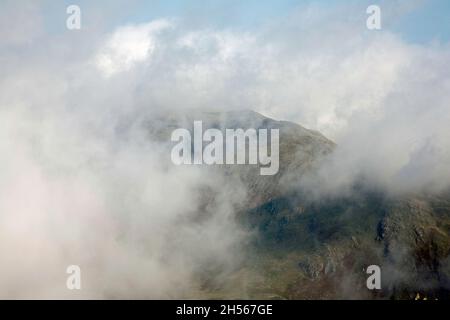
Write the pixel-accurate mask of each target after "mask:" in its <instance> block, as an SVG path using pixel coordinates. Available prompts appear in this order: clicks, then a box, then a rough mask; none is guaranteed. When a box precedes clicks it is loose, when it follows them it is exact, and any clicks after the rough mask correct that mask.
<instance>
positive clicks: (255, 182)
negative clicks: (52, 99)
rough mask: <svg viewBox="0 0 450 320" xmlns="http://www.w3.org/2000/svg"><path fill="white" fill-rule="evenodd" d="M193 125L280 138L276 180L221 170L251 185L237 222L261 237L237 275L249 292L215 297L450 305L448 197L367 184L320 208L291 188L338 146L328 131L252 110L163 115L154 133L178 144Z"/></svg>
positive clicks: (245, 169) (248, 169)
mask: <svg viewBox="0 0 450 320" xmlns="http://www.w3.org/2000/svg"><path fill="white" fill-rule="evenodd" d="M194 120H202V121H203V125H204V128H217V129H221V130H224V129H225V128H234V129H237V128H242V129H247V128H255V129H260V128H266V129H271V128H277V129H279V130H280V171H279V174H277V175H276V176H266V177H264V176H261V175H259V168H258V166H257V165H256V166H249V165H247V166H239V165H236V166H223V167H221V168H220V169H219V170H222V173H223V174H224V175H225V177H226V179H238V180H239V181H241V182H242V183H243V184H244V185H245V187H246V189H247V193H248V194H247V198H246V201H244V203H242V206H241V207H240V208H238V210H239V211H240V214H239V215H238V220H239V222H240V223H241V224H242V225H243V226H244V227H246V228H248V229H249V230H252V231H254V232H255V231H256V232H255V237H254V239H253V242H252V244H251V246H250V247H249V254H248V259H247V261H246V262H245V264H244V265H243V266H242V268H241V269H240V270H238V271H236V273H235V274H234V275H233V277H232V279H234V280H233V281H235V282H236V284H242V283H245V284H246V285H245V288H243V289H242V291H240V292H238V293H236V292H234V293H232V294H230V293H229V292H228V291H227V289H226V288H227V285H224V286H223V288H222V291H221V289H220V288H219V289H217V288H215V291H214V294H212V293H211V295H210V296H212V297H215V298H223V297H228V298H281V299H283V298H291V299H327V298H405V299H413V298H414V297H415V296H416V294H417V292H421V294H422V296H423V295H426V296H429V297H430V298H440V299H442V298H449V292H450V291H449V290H450V257H449V254H450V195H449V194H441V195H403V196H397V197H395V198H392V197H390V196H389V195H387V194H384V193H383V192H380V191H376V190H370V189H366V188H364V187H363V188H361V187H360V186H358V187H357V188H356V187H355V190H354V192H353V194H352V195H350V196H345V197H340V198H332V199H331V198H328V199H315V200H311V199H309V198H308V197H307V196H306V194H305V193H303V192H302V190H295V189H293V188H292V185H291V184H290V183H289V181H290V179H291V178H292V177H295V179H298V178H299V177H300V178H301V176H302V174H304V173H306V172H310V171H311V170H314V169H315V167H316V166H318V165H319V164H320V160H321V159H322V158H323V157H325V156H326V155H328V154H330V153H331V152H332V151H333V149H334V148H335V145H334V143H333V142H331V141H330V140H328V139H327V138H325V137H324V136H323V135H321V134H320V133H317V132H314V131H310V130H307V129H305V128H303V127H301V126H299V125H296V124H293V123H290V122H286V121H275V120H272V119H269V118H266V117H263V116H262V115H260V114H257V113H255V112H252V111H247V112H240V111H239V112H223V113H214V112H198V111H195V112H194V111H193V112H189V113H188V114H183V115H181V116H180V115H177V116H174V115H169V114H161V115H159V116H158V117H156V118H153V119H152V120H151V121H146V122H145V126H146V127H147V128H148V129H149V131H150V136H151V138H152V139H155V140H158V141H170V134H171V132H172V131H173V130H174V129H176V128H179V127H184V128H190V127H191V126H192V123H193V121H194ZM212 197H214V195H212ZM205 199H208V196H205ZM372 264H376V265H379V266H380V267H381V269H382V290H381V291H370V290H368V289H367V287H366V279H367V276H368V275H367V274H366V273H365V271H364V270H365V268H367V266H369V265H372ZM230 286H231V285H230V284H229V285H228V287H230ZM205 290H206V289H205Z"/></svg>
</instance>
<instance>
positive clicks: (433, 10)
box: [44, 0, 450, 43]
mask: <svg viewBox="0 0 450 320" xmlns="http://www.w3.org/2000/svg"><path fill="white" fill-rule="evenodd" d="M69 4H79V5H80V6H81V8H82V9H85V10H84V11H82V12H83V15H84V16H83V17H84V18H85V19H86V20H85V21H90V20H89V19H91V21H92V20H102V22H103V23H104V27H105V28H114V27H115V26H117V25H120V24H126V23H141V22H147V21H149V20H152V19H157V18H162V17H175V18H181V19H185V20H186V21H189V24H190V25H191V26H193V27H195V26H212V27H220V28H244V29H251V28H255V27H258V26H260V25H263V24H265V23H267V22H270V21H271V20H273V19H283V18H284V17H287V16H289V15H290V14H292V12H295V11H296V10H301V9H302V8H305V7H307V6H308V5H315V6H347V5H349V4H353V6H354V7H355V6H356V7H360V8H362V9H364V8H365V7H367V6H368V5H370V4H378V5H380V6H381V8H382V14H383V9H385V8H387V10H390V8H392V7H393V6H397V7H409V8H408V9H404V8H403V10H402V12H401V13H399V14H397V15H395V16H394V17H392V18H390V19H389V20H388V21H386V19H385V21H384V22H386V23H385V24H383V29H385V30H389V31H394V32H396V33H399V34H401V35H402V37H403V38H404V39H406V40H408V41H410V42H418V43H427V42H431V41H434V40H439V41H442V42H448V41H449V40H450V1H448V0H384V1H375V0H359V1H356V0H349V1H343V0H270V1H269V0H209V1H205V0H190V1H187V0H131V1H124V0H118V1H111V0H95V1H86V0H78V1H74V0H64V1H62V2H59V3H57V4H56V3H55V2H54V1H49V0H47V1H46V8H45V9H44V10H45V14H44V15H45V16H46V19H49V21H46V23H47V24H48V25H56V24H58V25H60V26H61V25H64V24H63V23H61V22H63V21H64V19H65V16H61V15H60V14H58V13H59V12H61V10H64V8H65V7H66V6H67V5H69ZM49 7H51V8H49ZM86 8H89V9H88V10H86ZM357 11H358V12H355V15H361V19H365V17H366V15H365V12H364V11H363V10H357ZM344 12H346V14H348V15H350V14H351V12H348V11H344ZM94 17H95V18H94ZM336 18H337V19H339V18H342V19H345V18H347V17H336ZM382 18H385V16H383V15H382ZM96 22H98V21H96Z"/></svg>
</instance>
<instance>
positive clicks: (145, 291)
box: [0, 1, 450, 298]
mask: <svg viewBox="0 0 450 320" xmlns="http://www.w3.org/2000/svg"><path fill="white" fill-rule="evenodd" d="M118 3H119V2H118ZM399 3H401V2H385V3H384V7H383V11H382V12H383V14H386V16H385V17H386V19H385V20H386V24H387V25H389V21H390V20H389V19H395V18H396V17H398V16H401V15H402V12H404V11H405V10H406V11H408V10H411V8H410V7H409V6H406V8H405V6H403V5H400V4H399ZM44 4H46V2H45V1H43V2H34V1H33V2H31V1H28V2H27V1H20V2H13V1H5V2H2V3H1V4H0V22H1V23H3V24H7V26H5V27H1V26H2V25H1V24H0V30H1V31H0V70H1V71H0V73H1V77H0V140H1V141H2V143H1V144H0V160H1V163H2V166H1V167H0V212H1V213H0V252H3V256H4V257H5V258H4V259H3V260H2V269H3V273H2V275H0V297H6V298H11V297H13V298H17V297H20V298H23V297H26V298H28V297H36V296H38V297H45V298H47V297H55V296H57V297H61V295H63V296H65V295H69V292H68V291H67V290H66V288H65V280H64V279H65V277H66V274H65V273H64V270H65V267H66V266H67V265H69V264H80V265H81V266H82V270H88V271H87V274H86V277H87V279H89V280H87V283H91V286H88V287H87V288H86V290H84V291H83V292H82V293H81V296H83V297H96V298H98V297H100V298H105V297H106V298H107V297H129V296H130V295H134V296H136V297H157V298H167V297H178V296H183V294H184V293H187V292H192V290H195V289H198V286H199V282H198V274H199V272H200V271H203V270H205V269H208V268H209V269H208V270H210V269H211V268H212V269H213V270H216V269H214V268H216V267H217V266H220V267H221V268H218V267H217V268H218V269H217V270H219V271H218V272H217V274H226V273H227V272H229V271H230V270H233V268H235V267H236V265H237V264H238V261H239V259H240V257H241V251H240V244H242V243H245V241H246V237H247V236H248V235H246V234H244V233H243V232H242V231H241V230H240V229H239V228H238V227H237V226H236V224H235V222H234V220H233V218H234V214H235V209H236V206H238V205H239V203H241V202H242V201H243V199H244V198H245V190H243V189H242V186H241V185H239V183H238V182H236V181H233V182H227V181H222V180H221V177H217V176H215V175H214V174H212V173H209V172H207V173H205V172H203V171H202V170H197V169H196V168H173V167H170V166H167V164H166V162H165V161H166V160H167V159H168V154H166V153H165V150H164V149H162V148H161V147H160V146H159V145H154V144H151V143H149V142H148V140H147V138H148V136H147V133H146V132H145V131H144V130H142V128H140V127H139V126H138V125H137V123H139V120H142V119H146V118H151V117H152V115H153V114H154V113H155V112H158V111H161V110H171V111H173V112H175V113H176V112H177V111H178V110H180V111H181V110H189V109H203V110H241V109H242V110H243V109H252V110H254V111H257V112H260V113H262V114H264V115H266V116H270V117H274V118H276V119H283V120H289V121H294V122H297V123H300V124H302V125H304V126H306V127H308V128H310V129H315V130H318V131H320V132H322V133H323V134H324V135H326V136H327V137H328V138H330V139H332V140H334V141H335V142H336V143H337V145H338V147H337V148H336V151H335V153H334V154H333V155H332V156H331V158H329V159H327V162H326V163H325V164H324V166H323V167H322V168H321V170H320V171H319V173H318V175H317V176H314V177H312V178H310V180H308V181H306V182H305V183H307V184H308V186H311V187H315V188H317V189H321V190H323V191H324V192H336V190H342V189H343V188H344V189H345V187H349V186H351V185H352V183H354V181H355V179H359V178H361V177H364V179H366V180H367V181H370V183H373V184H374V185H376V186H378V187H382V188H385V189H386V190H388V191H392V192H409V191H433V192H434V191H442V190H445V189H446V188H448V187H449V184H450V166H449V163H450V139H449V138H450V126H449V123H450V44H449V43H448V42H439V41H430V42H428V43H421V44H417V43H410V42H408V41H406V40H405V39H404V38H403V37H402V36H401V35H399V34H397V33H395V32H391V31H389V29H387V30H384V29H383V30H381V31H369V30H367V29H366V25H365V18H366V13H365V7H364V6H363V5H361V4H355V3H352V4H348V5H344V4H341V5H337V6H330V7H325V6H322V5H315V4H307V5H303V6H301V7H299V8H298V10H293V11H292V12H291V13H290V15H289V16H287V17H283V18H282V19H281V18H280V19H279V20H278V19H273V20H270V21H267V22H266V23H263V24H261V25H258V26H257V27H252V28H247V29H245V28H244V29H242V28H232V27H222V28H220V27H216V26H213V25H212V26H206V25H200V26H199V25H198V24H197V23H196V21H195V14H192V13H190V14H187V15H186V17H184V18H183V17H161V18H158V19H154V20H152V21H147V22H144V23H123V24H120V25H117V26H116V27H114V28H109V29H108V28H106V30H105V25H107V24H102V23H101V21H100V22H98V23H97V24H90V25H89V28H82V30H80V31H69V30H65V31H64V32H62V33H58V32H50V31H48V30H46V29H45V23H44V22H45V21H46V20H47V19H51V15H48V16H47V15H46V13H45V10H40V9H39V8H40V7H39V6H40V5H42V6H44ZM46 5H48V4H46ZM89 10H90V8H89V6H86V7H83V6H82V12H83V16H87V18H86V19H89V14H88V13H89V12H90V11H89ZM111 10H112V11H113V9H111ZM93 11H94V12H95V10H93ZM108 12H109V11H108ZM350 13H353V14H350ZM61 14H62V15H63V17H65V11H64V10H63V11H61ZM93 15H94V14H93ZM111 15H114V12H112V13H111ZM203 18H204V17H203ZM61 21H62V22H64V19H62V20H61ZM190 22H191V23H192V25H190ZM62 25H64V24H62ZM124 128H125V129H124ZM204 189H207V190H208V192H209V193H211V194H214V195H215V201H214V202H213V203H212V204H211V206H209V207H207V208H206V209H205V208H203V207H202V205H203V204H204V202H203V200H202V199H199V196H198V195H199V194H200V192H199V190H204ZM201 210H206V211H207V212H208V213H209V214H210V215H209V216H208V217H207V218H205V217H198V216H197V215H198V212H199V211H201ZM199 221H200V223H199ZM200 273H201V272H200ZM36 274H39V275H40V276H39V277H38V276H36ZM55 275H56V276H55ZM118 275H119V276H118ZM193 288H194V289H193ZM177 295H178V296H177Z"/></svg>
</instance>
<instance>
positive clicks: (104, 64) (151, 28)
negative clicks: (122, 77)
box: [95, 19, 172, 76]
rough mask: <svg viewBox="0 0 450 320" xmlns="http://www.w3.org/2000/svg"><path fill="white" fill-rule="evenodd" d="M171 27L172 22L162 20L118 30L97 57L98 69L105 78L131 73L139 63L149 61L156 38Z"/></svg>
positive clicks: (103, 45) (109, 37)
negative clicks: (121, 73) (126, 72)
mask: <svg viewBox="0 0 450 320" xmlns="http://www.w3.org/2000/svg"><path fill="white" fill-rule="evenodd" d="M171 26H172V23H171V22H169V21H168V20H164V19H161V20H156V21H152V22H150V23H146V24H142V25H137V26H133V25H130V26H125V27H121V28H119V29H117V30H116V31H115V32H114V33H113V34H112V35H110V36H108V39H107V40H106V41H105V43H104V44H102V46H101V48H100V50H99V53H98V54H97V55H96V57H95V64H96V66H97V68H98V69H99V70H100V71H101V72H102V73H103V74H104V75H105V76H112V75H114V74H116V73H120V72H124V71H129V70H130V69H132V68H133V67H134V66H136V65H137V64H138V63H141V62H144V61H148V59H149V58H150V57H151V55H152V53H153V51H154V50H155V46H156V40H155V36H156V35H157V34H158V33H159V32H161V31H163V30H165V29H167V28H170V27H171Z"/></svg>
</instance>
